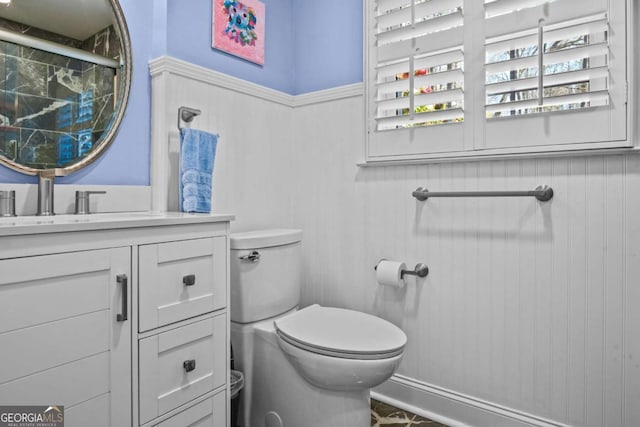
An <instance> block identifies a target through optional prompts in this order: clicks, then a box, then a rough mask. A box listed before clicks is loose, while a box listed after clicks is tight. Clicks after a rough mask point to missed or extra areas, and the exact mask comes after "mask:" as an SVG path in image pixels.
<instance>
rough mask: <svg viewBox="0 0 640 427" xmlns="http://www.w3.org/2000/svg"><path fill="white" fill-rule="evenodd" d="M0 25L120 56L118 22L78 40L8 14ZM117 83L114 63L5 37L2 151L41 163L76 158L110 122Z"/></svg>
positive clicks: (0, 69)
mask: <svg viewBox="0 0 640 427" xmlns="http://www.w3.org/2000/svg"><path fill="white" fill-rule="evenodd" d="M0 26H1V27H4V28H8V29H12V30H14V31H16V30H17V31H20V32H22V33H27V34H29V35H32V36H35V37H39V38H45V39H48V40H51V41H55V42H57V43H62V44H66V45H68V46H73V47H75V48H80V49H83V50H87V51H90V52H93V53H97V54H99V55H102V56H109V57H111V58H116V59H117V55H114V54H113V51H114V50H115V51H116V52H117V51H118V50H117V49H118V47H119V42H118V40H117V38H116V35H115V31H114V29H113V27H109V28H106V29H104V30H102V31H100V32H99V33H97V34H95V35H94V36H92V37H90V38H89V39H87V40H84V41H78V40H73V39H69V38H66V37H64V36H60V35H55V34H52V33H49V32H46V31H42V30H38V29H35V28H32V27H25V26H23V25H21V24H16V23H13V22H11V21H6V20H0ZM16 26H18V27H21V28H16ZM114 88H115V70H114V69H111V68H109V67H105V66H101V65H95V64H93V63H89V62H85V61H80V60H77V59H72V58H68V57H65V56H62V55H57V54H53V53H49V52H44V51H41V50H38V49H33V48H30V47H25V46H19V45H16V44H13V43H8V42H3V41H0V154H2V155H4V156H5V157H7V158H9V159H11V160H15V161H18V162H19V163H22V164H26V165H31V166H33V167H37V168H53V167H63V166H65V165H67V164H70V163H74V162H75V161H76V159H77V158H79V157H83V156H84V155H86V154H87V153H88V152H89V151H90V150H91V149H92V148H93V146H94V142H95V141H97V140H98V139H99V138H100V136H101V135H102V133H103V132H104V130H105V128H106V127H107V126H108V125H109V122H110V121H111V118H112V114H113V111H114Z"/></svg>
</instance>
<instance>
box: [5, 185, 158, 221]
mask: <svg viewBox="0 0 640 427" xmlns="http://www.w3.org/2000/svg"><path fill="white" fill-rule="evenodd" d="M0 190H15V192H16V214H17V215H18V216H31V215H35V213H36V211H37V208H38V185H37V184H5V183H0ZM76 191H106V194H94V195H93V196H91V199H90V206H89V208H90V210H91V212H94V213H111V212H144V211H149V210H151V187H148V186H143V185H75V184H55V186H54V198H53V200H54V206H53V207H54V212H55V213H56V214H58V215H63V214H72V213H74V211H75V202H76V199H75V196H76Z"/></svg>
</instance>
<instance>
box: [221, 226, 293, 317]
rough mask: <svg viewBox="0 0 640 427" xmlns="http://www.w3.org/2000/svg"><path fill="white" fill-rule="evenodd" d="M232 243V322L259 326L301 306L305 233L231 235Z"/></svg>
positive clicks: (278, 232)
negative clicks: (255, 323)
mask: <svg viewBox="0 0 640 427" xmlns="http://www.w3.org/2000/svg"><path fill="white" fill-rule="evenodd" d="M229 240H230V249H231V261H230V264H231V321H232V322H237V323H250V322H257V321H259V320H263V319H267V318H269V317H273V316H277V315H279V314H281V313H284V312H286V311H289V310H291V309H292V308H294V307H296V306H297V305H298V303H299V302H300V279H301V277H300V272H301V266H300V263H301V262H302V260H301V255H300V247H301V240H302V230H289V229H276V230H260V231H250V232H245V233H232V234H231V235H230V239H229Z"/></svg>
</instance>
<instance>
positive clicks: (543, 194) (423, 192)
mask: <svg viewBox="0 0 640 427" xmlns="http://www.w3.org/2000/svg"><path fill="white" fill-rule="evenodd" d="M411 195H412V196H413V197H415V198H416V199H418V200H420V201H421V202H424V201H425V200H427V199H428V198H429V197H535V198H536V199H538V200H539V201H541V202H548V201H549V200H551V199H552V198H553V189H552V188H551V187H549V186H548V185H539V186H537V187H536V189H535V190H532V191H429V190H427V189H426V188H423V187H419V188H417V189H416V191H414V192H413V193H411Z"/></svg>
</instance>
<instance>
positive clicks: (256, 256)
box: [240, 251, 260, 262]
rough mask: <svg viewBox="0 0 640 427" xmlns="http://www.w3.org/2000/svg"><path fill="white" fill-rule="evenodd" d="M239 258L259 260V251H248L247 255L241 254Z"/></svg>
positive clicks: (252, 260)
mask: <svg viewBox="0 0 640 427" xmlns="http://www.w3.org/2000/svg"><path fill="white" fill-rule="evenodd" d="M240 259H241V260H242V261H251V262H258V261H259V260H260V252H258V251H251V252H250V253H248V254H247V255H242V256H241V257H240Z"/></svg>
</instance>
